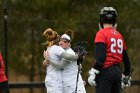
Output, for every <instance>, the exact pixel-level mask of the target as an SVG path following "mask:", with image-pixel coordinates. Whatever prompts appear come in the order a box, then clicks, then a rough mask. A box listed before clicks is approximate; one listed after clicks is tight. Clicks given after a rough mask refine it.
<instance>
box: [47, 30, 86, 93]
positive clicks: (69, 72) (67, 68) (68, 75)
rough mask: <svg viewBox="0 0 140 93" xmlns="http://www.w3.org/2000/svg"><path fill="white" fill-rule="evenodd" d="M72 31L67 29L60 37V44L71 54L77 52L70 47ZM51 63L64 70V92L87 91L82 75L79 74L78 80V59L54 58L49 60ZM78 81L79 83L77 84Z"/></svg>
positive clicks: (82, 92) (76, 92)
mask: <svg viewBox="0 0 140 93" xmlns="http://www.w3.org/2000/svg"><path fill="white" fill-rule="evenodd" d="M72 34H73V33H72V32H71V31H66V32H65V34H63V35H62V36H61V37H60V42H59V46H61V47H62V48H64V49H65V51H66V52H67V53H69V54H75V52H74V51H73V50H72V49H71V48H70V46H71V44H70V42H71V41H72V36H73V35H72ZM49 61H50V64H52V66H54V67H55V68H57V69H61V72H62V82H63V93H86V91H85V87H84V82H83V80H82V77H81V75H80V74H79V78H78V82H77V73H78V65H77V61H69V60H66V59H62V60H61V62H56V61H54V60H52V59H50V60H49ZM76 83H78V84H76ZM76 86H77V91H76Z"/></svg>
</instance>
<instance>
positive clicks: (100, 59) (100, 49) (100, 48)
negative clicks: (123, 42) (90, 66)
mask: <svg viewBox="0 0 140 93" xmlns="http://www.w3.org/2000/svg"><path fill="white" fill-rule="evenodd" d="M95 58H96V63H95V65H94V68H95V69H97V70H99V71H100V69H101V68H102V67H103V64H104V61H105V58H106V45H105V44H104V43H102V42H99V43H95Z"/></svg>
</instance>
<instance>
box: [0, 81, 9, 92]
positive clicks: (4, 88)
mask: <svg viewBox="0 0 140 93" xmlns="http://www.w3.org/2000/svg"><path fill="white" fill-rule="evenodd" d="M8 91H9V86H8V81H4V82H0V93H8Z"/></svg>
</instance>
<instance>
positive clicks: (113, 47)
mask: <svg viewBox="0 0 140 93" xmlns="http://www.w3.org/2000/svg"><path fill="white" fill-rule="evenodd" d="M96 43H104V44H105V45H106V49H105V53H106V57H105V60H104V64H103V68H106V67H109V66H112V65H114V64H118V63H120V62H121V61H122V56H123V50H126V45H125V42H124V39H123V37H122V36H121V34H120V33H119V32H118V31H117V30H116V29H114V28H104V29H102V30H100V31H98V32H97V34H96V37H95V44H96Z"/></svg>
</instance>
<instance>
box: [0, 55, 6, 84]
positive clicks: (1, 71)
mask: <svg viewBox="0 0 140 93" xmlns="http://www.w3.org/2000/svg"><path fill="white" fill-rule="evenodd" d="M6 80H7V78H6V76H5V73H4V62H3V59H2V55H1V53H0V82H3V81H6Z"/></svg>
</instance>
